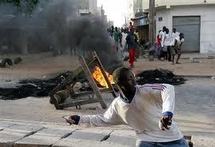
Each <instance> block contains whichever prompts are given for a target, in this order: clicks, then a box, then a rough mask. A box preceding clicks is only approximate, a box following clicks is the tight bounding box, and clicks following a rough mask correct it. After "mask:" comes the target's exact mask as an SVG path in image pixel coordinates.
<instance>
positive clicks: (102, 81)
mask: <svg viewBox="0 0 215 147" xmlns="http://www.w3.org/2000/svg"><path fill="white" fill-rule="evenodd" d="M105 73H106V75H107V77H108V79H109V81H110V83H111V84H114V82H113V76H112V75H111V74H109V73H108V72H106V71H105ZM92 75H93V78H94V79H95V80H96V81H97V82H99V84H100V85H101V86H103V87H105V88H109V86H108V84H107V82H106V80H105V77H104V76H103V74H102V71H101V69H100V68H99V67H98V66H95V69H94V71H93V73H92Z"/></svg>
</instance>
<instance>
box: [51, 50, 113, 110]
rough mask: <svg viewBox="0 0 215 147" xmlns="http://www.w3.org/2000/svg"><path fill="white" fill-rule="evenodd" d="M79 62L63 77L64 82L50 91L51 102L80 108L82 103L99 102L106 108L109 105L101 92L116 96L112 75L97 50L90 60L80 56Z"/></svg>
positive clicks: (63, 106) (61, 107)
mask: <svg viewBox="0 0 215 147" xmlns="http://www.w3.org/2000/svg"><path fill="white" fill-rule="evenodd" d="M79 62H80V65H81V66H80V67H78V68H77V69H76V70H75V71H74V72H73V74H72V75H69V76H68V77H67V78H65V79H64V77H62V78H63V81H62V83H60V84H59V85H57V86H56V87H55V88H54V89H53V90H52V91H51V92H50V94H49V96H50V103H51V104H54V106H55V108H56V109H64V108H66V107H74V106H75V107H76V108H77V109H80V108H81V105H85V104H90V103H97V102H99V103H100V104H101V107H102V108H103V109H105V108H106V107H107V106H106V104H105V102H104V99H103V98H102V94H101V93H102V92H109V93H112V96H113V97H115V96H116V92H115V90H114V88H113V85H112V84H113V82H112V75H110V74H108V73H107V72H106V71H105V69H104V67H103V65H102V63H101V61H100V59H99V57H98V55H97V54H96V52H93V53H92V58H91V59H90V60H87V59H85V58H84V57H83V56H79ZM83 75H84V76H83ZM83 77H84V78H83Z"/></svg>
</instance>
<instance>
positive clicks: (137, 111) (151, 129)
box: [79, 84, 183, 142]
mask: <svg viewBox="0 0 215 147" xmlns="http://www.w3.org/2000/svg"><path fill="white" fill-rule="evenodd" d="M174 105H175V92H174V87H173V86H172V85H168V84H145V85H141V86H140V85H138V86H136V93H135V96H134V98H133V100H132V102H131V103H125V102H124V101H123V100H122V99H121V98H120V97H117V98H116V99H114V100H113V102H112V103H111V105H110V106H109V108H108V109H107V110H106V112H105V113H104V114H102V115H85V116H81V118H80V122H79V123H80V124H81V123H88V124H91V125H94V126H104V125H110V124H112V125H116V124H127V125H129V126H130V127H132V128H133V129H134V130H135V131H136V134H137V140H138V141H150V142H169V141H174V140H178V139H181V138H182V137H183V135H182V133H181V132H180V131H179V129H178V127H177V125H176V123H175V122H174V121H173V122H172V125H171V127H170V129H169V130H165V131H163V130H161V129H160V128H159V121H160V118H161V117H162V113H164V112H172V113H173V111H174Z"/></svg>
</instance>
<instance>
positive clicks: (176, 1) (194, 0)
mask: <svg viewBox="0 0 215 147" xmlns="http://www.w3.org/2000/svg"><path fill="white" fill-rule="evenodd" d="M203 3H204V0H155V4H156V6H174V5H192V4H203ZM206 3H207V4H215V0H206ZM148 8H149V0H143V9H148Z"/></svg>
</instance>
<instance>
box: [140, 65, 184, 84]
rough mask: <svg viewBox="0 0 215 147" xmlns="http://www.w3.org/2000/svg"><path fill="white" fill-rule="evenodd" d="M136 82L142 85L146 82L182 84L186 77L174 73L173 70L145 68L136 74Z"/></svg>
mask: <svg viewBox="0 0 215 147" xmlns="http://www.w3.org/2000/svg"><path fill="white" fill-rule="evenodd" d="M136 77H137V83H138V84H140V85H142V84H146V83H149V84H150V83H167V84H172V85H180V84H184V83H185V81H186V79H184V78H183V77H180V76H177V75H174V74H173V72H171V71H169V70H166V69H155V70H146V71H143V72H141V73H139V74H137V75H136Z"/></svg>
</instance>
